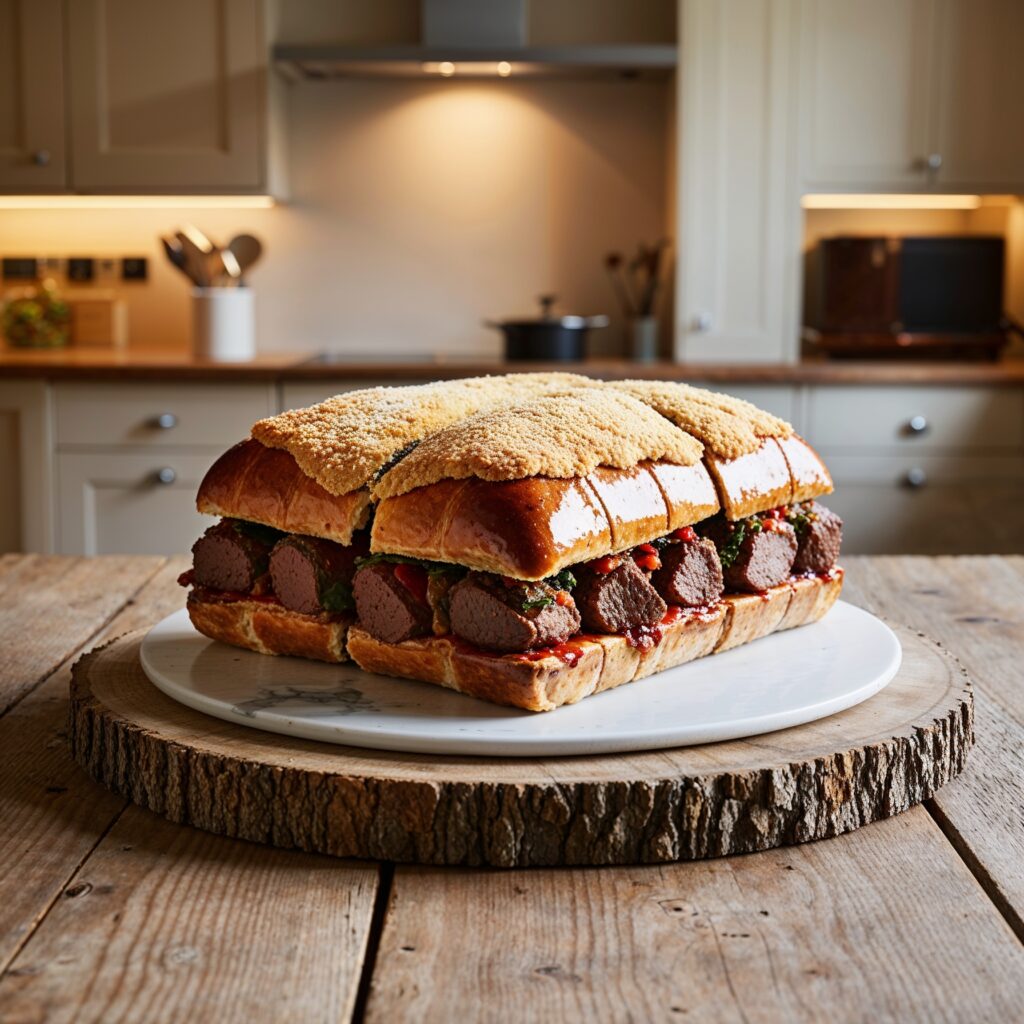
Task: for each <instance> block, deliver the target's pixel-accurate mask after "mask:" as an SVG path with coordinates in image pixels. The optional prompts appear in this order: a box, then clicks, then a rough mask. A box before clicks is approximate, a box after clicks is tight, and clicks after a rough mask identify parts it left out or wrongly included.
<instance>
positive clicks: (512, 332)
mask: <svg viewBox="0 0 1024 1024" xmlns="http://www.w3.org/2000/svg"><path fill="white" fill-rule="evenodd" d="M537 301H538V302H539V303H540V317H539V319H537V320H501V321H494V320H485V321H484V323H485V324H486V326H488V327H493V328H495V329H496V330H499V331H501V332H502V333H503V334H504V335H505V358H506V359H512V360H524V359H526V360H536V361H538V362H545V361H549V360H553V361H557V362H577V361H579V360H581V359H585V358H586V356H587V332H588V331H590V330H591V329H593V328H598V327H607V326H608V317H606V316H554V315H552V313H551V307H552V306H553V305H554V304H555V296H554V295H541V296H540V297H539V298H538V300H537Z"/></svg>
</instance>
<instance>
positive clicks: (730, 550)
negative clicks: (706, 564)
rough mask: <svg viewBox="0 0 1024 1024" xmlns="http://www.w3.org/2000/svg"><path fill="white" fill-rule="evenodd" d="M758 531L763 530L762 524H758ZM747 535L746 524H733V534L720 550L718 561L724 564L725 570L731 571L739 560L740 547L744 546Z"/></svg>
mask: <svg viewBox="0 0 1024 1024" xmlns="http://www.w3.org/2000/svg"><path fill="white" fill-rule="evenodd" d="M757 526H758V529H760V528H761V524H760V523H758V524H757ZM746 535H747V525H746V523H743V522H740V523H733V526H732V533H731V534H729V539H728V540H727V541H726V542H725V543H724V544H723V545H722V546H721V547H720V548H719V549H718V560H719V561H720V562H721V563H722V568H723V569H729V568H731V567H732V564H733V563H734V562H735V561H736V559H737V558H739V555H740V547H741V546H742V544H743V538H744V537H746Z"/></svg>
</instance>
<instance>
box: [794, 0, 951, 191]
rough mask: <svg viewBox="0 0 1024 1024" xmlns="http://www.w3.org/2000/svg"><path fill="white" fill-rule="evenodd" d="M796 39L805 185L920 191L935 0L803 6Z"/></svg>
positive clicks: (809, 0)
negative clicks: (799, 69)
mask: <svg viewBox="0 0 1024 1024" xmlns="http://www.w3.org/2000/svg"><path fill="white" fill-rule="evenodd" d="M800 36H801V55H800V62H801V65H802V75H801V88H800V93H799V96H800V103H801V107H802V117H801V121H800V131H801V136H802V140H801V141H802V145H801V155H802V166H803V173H802V177H803V181H804V184H805V185H806V186H808V188H812V189H813V188H818V189H829V188H837V189H848V188H863V189H867V190H870V189H872V188H875V187H881V186H882V185H884V186H885V187H888V188H892V189H897V190H899V189H906V188H921V187H923V186H925V185H926V184H927V183H928V180H929V167H928V156H929V155H930V149H929V142H930V133H929V112H930V111H929V107H930V102H931V100H930V94H931V87H932V82H933V76H934V61H935V9H934V2H933V0H858V2H857V3H845V2H839V0H801V4H800Z"/></svg>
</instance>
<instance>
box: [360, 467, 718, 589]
mask: <svg viewBox="0 0 1024 1024" xmlns="http://www.w3.org/2000/svg"><path fill="white" fill-rule="evenodd" d="M717 511H718V497H717V495H716V494H715V489H714V486H713V485H712V483H711V478H710V477H709V476H708V473H707V470H706V469H705V468H704V466H703V465H702V464H701V463H699V462H698V463H696V464H695V465H693V466H675V465H670V464H668V463H660V464H659V463H645V464H642V465H640V466H637V467H635V468H633V469H604V468H601V469H598V470H595V471H594V472H593V473H592V474H590V475H589V476H586V477H582V478H577V479H568V480H551V479H547V478H544V477H530V478H527V479H525V480H509V481H506V482H491V481H487V480H478V479H475V478H470V479H468V480H442V481H441V482H440V483H436V484H430V485H428V486H426V487H420V488H417V489H416V490H414V491H409V492H408V493H406V494H402V495H399V496H398V497H396V498H385V499H384V500H383V501H382V502H381V503H380V504H379V505H378V506H377V511H376V514H375V516H374V520H373V530H372V532H371V534H370V538H371V539H370V548H371V550H372V551H375V552H376V551H383V552H388V553H390V554H399V555H407V556H409V557H412V558H425V559H430V560H432V561H439V562H452V563H455V564H458V565H465V566H468V567H469V568H471V569H479V570H481V571H483V572H495V573H499V574H500V575H503V576H514V577H516V578H517V579H523V580H539V579H543V578H544V577H545V576H551V575H553V574H554V573H556V572H558V571H559V570H561V569H564V568H566V567H567V566H570V565H576V564H578V563H579V562H585V561H588V560H590V559H592V558H599V557H600V556H602V555H606V554H608V553H609V552H612V551H619V550H623V549H625V548H629V547H632V546H633V545H635V544H639V543H642V542H644V541H649V540H651V539H652V538H654V537H660V536H663V535H664V534H666V533H668V532H669V530H674V529H677V528H678V527H680V526H688V525H690V524H691V523H696V522H699V521H700V520H702V519H706V518H707V517H708V516H710V515H714V513H715V512H717Z"/></svg>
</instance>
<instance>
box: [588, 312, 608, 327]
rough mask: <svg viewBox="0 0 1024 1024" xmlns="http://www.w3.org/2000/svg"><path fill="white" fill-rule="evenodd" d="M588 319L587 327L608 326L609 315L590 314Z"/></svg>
mask: <svg viewBox="0 0 1024 1024" xmlns="http://www.w3.org/2000/svg"><path fill="white" fill-rule="evenodd" d="M586 319H587V327H589V328H591V329H593V328H597V327H607V326H608V317H606V316H605V315H604V314H603V313H601V314H600V315H599V316H588V317H587V318H586Z"/></svg>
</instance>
